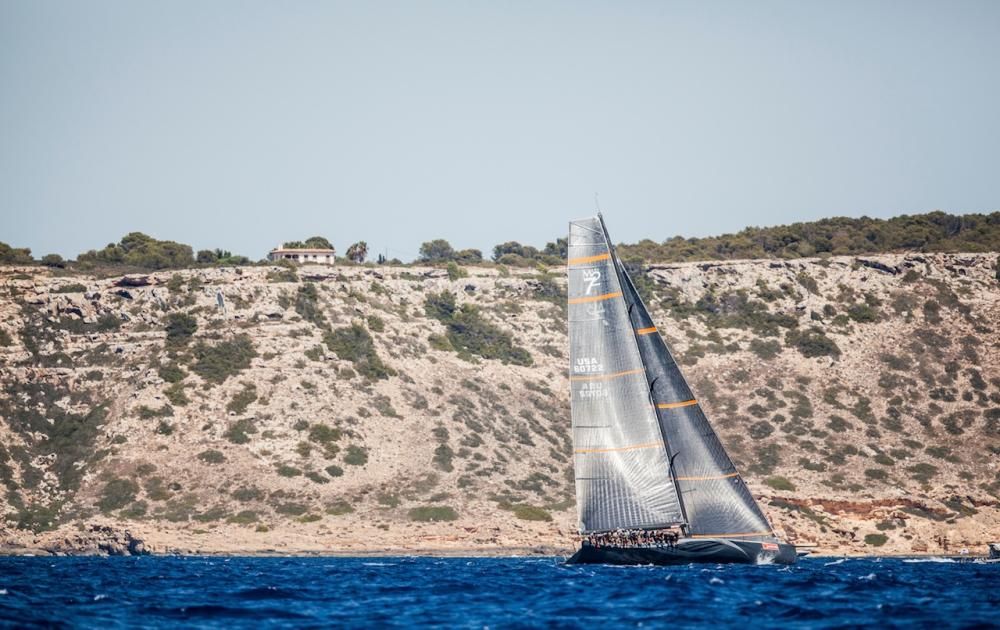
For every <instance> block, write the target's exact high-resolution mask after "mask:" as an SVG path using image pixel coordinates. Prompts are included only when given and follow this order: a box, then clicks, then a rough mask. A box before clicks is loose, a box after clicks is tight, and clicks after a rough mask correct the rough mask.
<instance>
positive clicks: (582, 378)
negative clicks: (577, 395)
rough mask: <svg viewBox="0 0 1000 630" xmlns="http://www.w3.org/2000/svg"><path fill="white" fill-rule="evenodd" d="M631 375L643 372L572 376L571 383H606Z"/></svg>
mask: <svg viewBox="0 0 1000 630" xmlns="http://www.w3.org/2000/svg"><path fill="white" fill-rule="evenodd" d="M629 374H642V370H625V371H624V372H614V373H612V374H595V375H593V376H570V377H569V380H571V381H606V380H608V379H612V378H618V377H619V376H628V375H629Z"/></svg>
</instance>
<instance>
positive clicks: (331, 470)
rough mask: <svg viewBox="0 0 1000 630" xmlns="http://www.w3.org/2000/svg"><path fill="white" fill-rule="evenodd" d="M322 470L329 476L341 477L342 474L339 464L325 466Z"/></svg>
mask: <svg viewBox="0 0 1000 630" xmlns="http://www.w3.org/2000/svg"><path fill="white" fill-rule="evenodd" d="M324 470H326V474H328V475H330V476H331V477H343V476H344V469H343V468H341V467H340V466H334V465H331V466H327V467H326V468H325V469H324Z"/></svg>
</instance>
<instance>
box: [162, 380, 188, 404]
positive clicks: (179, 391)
mask: <svg viewBox="0 0 1000 630" xmlns="http://www.w3.org/2000/svg"><path fill="white" fill-rule="evenodd" d="M163 395H164V396H166V397H167V400H169V401H170V404H172V405H177V406H178V407H183V406H184V405H186V404H188V403H190V402H191V400H190V399H189V398H188V397H187V394H186V393H185V391H184V383H174V384H173V385H171V386H170V387H168V388H166V389H164V390H163Z"/></svg>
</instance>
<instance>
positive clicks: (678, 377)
mask: <svg viewBox="0 0 1000 630" xmlns="http://www.w3.org/2000/svg"><path fill="white" fill-rule="evenodd" d="M612 254H614V252H612ZM615 264H616V266H617V268H618V273H619V277H620V279H621V283H622V293H623V297H624V301H625V303H626V304H627V308H628V310H629V313H630V318H631V326H632V328H633V330H635V339H636V341H637V344H638V347H639V352H640V355H641V357H642V360H643V363H644V365H645V369H646V377H647V379H648V381H649V391H650V392H651V393H652V398H653V401H654V402H655V405H656V411H657V414H658V416H659V422H660V427H661V431H662V434H663V436H664V438H665V442H666V449H667V453H668V455H669V457H670V459H671V461H672V466H671V472H672V473H673V478H674V481H675V482H676V484H677V489H678V492H679V495H680V497H681V504H682V505H683V508H684V515H685V517H686V520H687V523H688V535H689V536H691V537H692V538H736V539H741V540H770V539H773V538H774V532H773V531H772V529H771V526H770V524H769V523H768V521H767V518H766V517H765V516H764V513H763V512H762V511H761V509H760V507H759V506H758V505H757V502H756V501H755V500H754V498H753V495H752V494H751V493H750V490H749V488H747V485H746V483H744V481H743V479H742V478H741V477H740V475H739V473H738V472H737V470H736V466H735V465H734V464H733V461H732V460H731V459H730V458H729V455H728V454H727V453H726V449H725V448H724V447H723V446H722V442H720V441H719V437H718V435H716V433H715V431H714V430H713V429H712V426H711V425H710V424H709V422H708V418H707V417H706V416H705V412H704V411H703V410H702V408H701V405H700V404H698V401H697V399H696V398H695V396H694V394H693V393H692V392H691V388H690V387H689V386H688V384H687V381H686V380H685V379H684V376H683V374H681V371H680V368H679V367H678V366H677V363H676V362H675V361H674V358H673V356H672V355H671V353H670V350H669V349H668V348H667V345H666V343H665V342H664V341H663V338H662V337H661V336H660V335H659V333H658V332H657V330H656V326H655V325H654V324H653V321H652V319H650V317H649V312H648V311H647V310H646V307H645V306H644V305H643V303H642V299H641V298H640V297H639V295H638V292H637V291H636V289H635V285H634V283H633V282H632V279H631V278H630V277H629V275H628V273H627V272H626V271H625V268H624V266H622V264H621V262H620V261H619V260H617V256H615Z"/></svg>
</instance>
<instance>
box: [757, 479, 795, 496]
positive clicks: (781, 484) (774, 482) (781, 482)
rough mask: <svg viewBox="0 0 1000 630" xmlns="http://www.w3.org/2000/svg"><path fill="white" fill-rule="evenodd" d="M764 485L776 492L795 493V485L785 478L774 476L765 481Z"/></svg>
mask: <svg viewBox="0 0 1000 630" xmlns="http://www.w3.org/2000/svg"><path fill="white" fill-rule="evenodd" d="M764 483H765V484H766V485H768V486H770V487H771V488H774V489H775V490H781V491H783V492H794V491H795V484H793V483H792V482H791V481H789V480H788V479H786V478H785V477H780V476H777V475H776V476H774V477H768V478H767V479H765V480H764Z"/></svg>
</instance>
